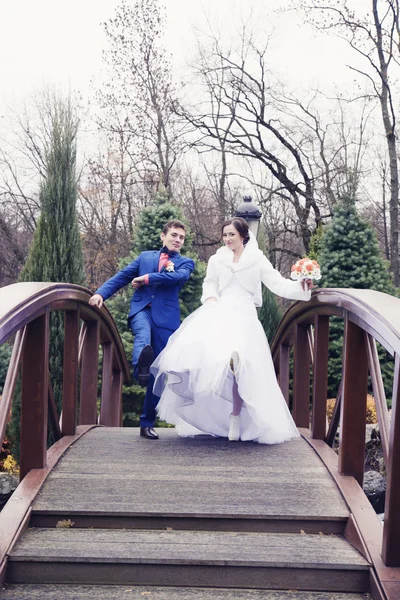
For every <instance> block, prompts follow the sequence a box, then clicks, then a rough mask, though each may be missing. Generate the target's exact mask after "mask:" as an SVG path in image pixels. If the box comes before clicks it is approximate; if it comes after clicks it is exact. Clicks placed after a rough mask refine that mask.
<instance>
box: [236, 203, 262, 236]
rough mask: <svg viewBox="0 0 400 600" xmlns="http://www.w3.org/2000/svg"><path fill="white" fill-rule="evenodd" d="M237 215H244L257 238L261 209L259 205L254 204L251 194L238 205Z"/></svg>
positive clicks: (243, 217)
mask: <svg viewBox="0 0 400 600" xmlns="http://www.w3.org/2000/svg"><path fill="white" fill-rule="evenodd" d="M235 217H242V219H245V221H247V223H248V225H249V229H250V231H251V232H252V233H253V234H254V236H255V238H256V239H257V236H258V229H259V227H260V219H261V211H260V209H259V208H258V206H257V205H256V204H254V202H253V201H252V197H251V196H244V197H243V202H242V204H240V205H239V206H238V208H237V210H236V212H235Z"/></svg>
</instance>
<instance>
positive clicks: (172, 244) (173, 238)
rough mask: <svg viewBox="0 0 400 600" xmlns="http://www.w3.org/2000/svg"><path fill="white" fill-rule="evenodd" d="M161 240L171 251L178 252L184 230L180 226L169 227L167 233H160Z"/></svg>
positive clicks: (183, 239) (183, 238) (181, 244)
mask: <svg viewBox="0 0 400 600" xmlns="http://www.w3.org/2000/svg"><path fill="white" fill-rule="evenodd" d="M160 237H161V241H162V243H163V245H164V246H166V247H167V248H168V250H170V251H171V252H179V250H180V249H181V248H182V246H183V242H184V241H185V230H184V229H182V228H181V227H171V228H170V229H168V231H167V233H162V234H161V236H160Z"/></svg>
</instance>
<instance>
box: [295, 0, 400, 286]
mask: <svg viewBox="0 0 400 600" xmlns="http://www.w3.org/2000/svg"><path fill="white" fill-rule="evenodd" d="M292 4H293V5H294V6H295V7H296V8H297V9H298V10H299V11H300V13H301V14H302V15H303V17H304V18H305V19H306V20H307V21H308V22H311V23H312V24H313V25H314V26H315V27H317V28H318V29H320V30H324V31H327V32H332V33H335V34H336V35H338V36H340V37H341V38H343V39H345V40H346V41H347V42H348V43H349V45H350V46H351V48H352V49H353V50H354V51H355V52H356V53H357V54H358V56H361V57H362V59H363V60H364V64H365V68H359V67H358V66H350V69H352V70H353V71H355V72H357V73H358V74H360V75H362V76H363V77H364V78H365V80H366V81H367V83H368V85H369V86H370V95H371V96H373V97H375V98H377V99H378V101H379V105H380V109H381V115H382V123H383V127H384V132H385V137H386V143H387V150H388V157H389V170H390V201H389V204H390V262H391V268H392V272H393V278H394V283H395V285H399V283H400V261H399V174H398V157H397V134H396V112H397V110H396V107H397V101H396V100H395V94H396V92H397V90H396V87H395V85H394V81H395V78H396V76H395V74H394V73H393V71H394V69H397V67H398V65H399V59H400V56H399V50H400V23H399V2H398V0H370V4H369V8H367V6H365V11H364V12H362V8H361V7H360V8H361V10H359V11H358V12H359V14H357V13H356V11H354V10H353V9H352V8H350V7H349V3H348V1H347V0H335V2H333V1H332V0H307V1H306V2H304V1H303V0H301V2H298V1H297V0H295V1H294V2H293V3H292ZM363 8H364V7H363Z"/></svg>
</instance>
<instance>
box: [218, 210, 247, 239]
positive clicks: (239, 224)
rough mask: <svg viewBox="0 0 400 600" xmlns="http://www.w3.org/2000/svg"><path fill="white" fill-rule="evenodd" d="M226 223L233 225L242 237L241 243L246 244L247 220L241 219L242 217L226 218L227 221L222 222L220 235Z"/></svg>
mask: <svg viewBox="0 0 400 600" xmlns="http://www.w3.org/2000/svg"><path fill="white" fill-rule="evenodd" d="M227 225H233V226H234V228H235V229H236V231H237V232H238V234H239V235H240V237H241V238H242V240H243V244H244V245H246V244H247V242H248V241H249V239H250V232H249V226H248V224H247V221H245V220H244V219H242V217H232V218H231V219H228V220H227V221H225V223H222V226H221V237H222V235H223V234H224V229H225V227H227Z"/></svg>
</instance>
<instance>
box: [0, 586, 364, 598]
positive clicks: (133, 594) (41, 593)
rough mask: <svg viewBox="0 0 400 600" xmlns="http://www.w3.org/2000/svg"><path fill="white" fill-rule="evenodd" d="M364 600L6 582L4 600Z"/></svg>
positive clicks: (318, 594) (326, 595)
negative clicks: (13, 583) (12, 583)
mask: <svg viewBox="0 0 400 600" xmlns="http://www.w3.org/2000/svg"><path fill="white" fill-rule="evenodd" d="M146 597H148V598H151V600H367V598H368V596H367V594H346V593H340V592H339V593H329V592H295V591H290V592H285V591H273V590H271V591H270V590H242V589H230V590H227V589H221V590H218V589H209V588H172V587H168V588H163V587H153V586H151V587H145V586H138V587H137V586H116V585H115V586H107V585H104V586H92V585H87V586H78V585H9V586H7V588H6V589H5V590H4V591H3V593H2V599H4V600H11V599H13V600H14V599H15V600H60V599H62V600H93V599H96V600H139V599H140V600H143V598H146Z"/></svg>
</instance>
